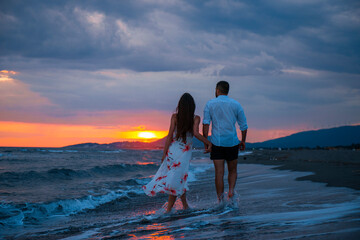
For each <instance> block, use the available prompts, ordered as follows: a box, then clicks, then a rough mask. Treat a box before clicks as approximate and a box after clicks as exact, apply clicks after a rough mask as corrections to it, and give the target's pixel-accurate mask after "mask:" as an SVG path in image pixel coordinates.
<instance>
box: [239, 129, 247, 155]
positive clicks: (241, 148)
mask: <svg viewBox="0 0 360 240" xmlns="http://www.w3.org/2000/svg"><path fill="white" fill-rule="evenodd" d="M246 134H247V129H246V130H244V131H241V142H240V145H239V148H240V151H244V150H245V142H246Z"/></svg>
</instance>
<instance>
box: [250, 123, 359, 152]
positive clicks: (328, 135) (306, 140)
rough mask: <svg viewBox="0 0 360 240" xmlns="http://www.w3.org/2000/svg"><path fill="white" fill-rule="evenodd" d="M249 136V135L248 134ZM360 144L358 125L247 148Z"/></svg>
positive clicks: (300, 133)
mask: <svg viewBox="0 0 360 240" xmlns="http://www.w3.org/2000/svg"><path fill="white" fill-rule="evenodd" d="M250 134H251V133H250ZM359 143H360V125H359V126H343V127H337V128H329V129H320V130H314V131H305V132H299V133H295V134H292V135H290V136H287V137H282V138H277V139H273V140H268V141H265V142H260V143H249V144H247V147H248V148H279V147H280V148H298V147H309V148H316V147H318V146H319V147H335V146H350V145H352V144H359Z"/></svg>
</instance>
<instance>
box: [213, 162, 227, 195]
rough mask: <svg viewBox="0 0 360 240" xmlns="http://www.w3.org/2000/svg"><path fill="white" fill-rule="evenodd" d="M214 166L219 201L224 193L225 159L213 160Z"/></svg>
mask: <svg viewBox="0 0 360 240" xmlns="http://www.w3.org/2000/svg"><path fill="white" fill-rule="evenodd" d="M213 162H214V166H215V186H216V193H217V196H218V199H219V201H221V200H222V194H223V193H224V164H225V160H213Z"/></svg>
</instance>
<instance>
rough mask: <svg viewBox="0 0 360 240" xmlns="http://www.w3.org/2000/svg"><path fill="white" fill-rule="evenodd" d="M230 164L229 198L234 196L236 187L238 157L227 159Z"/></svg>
mask: <svg viewBox="0 0 360 240" xmlns="http://www.w3.org/2000/svg"><path fill="white" fill-rule="evenodd" d="M227 165H228V171H229V175H228V181H229V198H232V197H233V196H234V189H235V184H236V179H237V159H235V160H232V161H227Z"/></svg>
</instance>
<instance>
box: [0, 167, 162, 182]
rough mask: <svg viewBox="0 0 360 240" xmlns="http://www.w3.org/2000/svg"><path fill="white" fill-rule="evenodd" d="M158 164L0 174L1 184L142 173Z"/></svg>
mask: <svg viewBox="0 0 360 240" xmlns="http://www.w3.org/2000/svg"><path fill="white" fill-rule="evenodd" d="M157 167H158V166H157V165H155V164H146V165H137V164H133V165H132V164H117V165H106V166H96V167H93V168H90V169H87V170H73V169H68V168H53V169H50V170H48V171H40V172H39V171H26V172H4V173H1V174H0V185H1V184H4V183H9V182H17V181H21V182H24V181H31V180H42V181H56V180H71V179H75V178H87V177H102V176H109V177H111V176H121V175H123V174H124V173H134V172H139V173H142V172H144V171H148V170H155V169H156V168H157Z"/></svg>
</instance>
